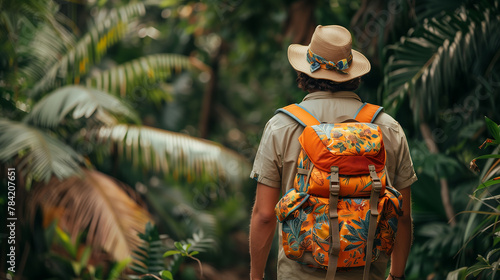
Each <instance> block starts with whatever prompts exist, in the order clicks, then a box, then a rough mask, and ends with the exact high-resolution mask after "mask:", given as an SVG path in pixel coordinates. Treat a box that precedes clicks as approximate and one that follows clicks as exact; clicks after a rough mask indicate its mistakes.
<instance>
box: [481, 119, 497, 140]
mask: <svg viewBox="0 0 500 280" xmlns="http://www.w3.org/2000/svg"><path fill="white" fill-rule="evenodd" d="M484 119H485V120H486V127H487V128H488V131H489V132H490V134H491V136H493V138H495V140H499V141H500V128H499V127H498V124H496V123H495V122H494V121H492V120H491V119H490V118H488V117H484Z"/></svg>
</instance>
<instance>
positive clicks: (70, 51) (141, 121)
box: [0, 0, 500, 279]
mask: <svg viewBox="0 0 500 280" xmlns="http://www.w3.org/2000/svg"><path fill="white" fill-rule="evenodd" d="M499 4H500V3H499V1H498V0H477V1H471V0H460V1H459V0H443V1H431V0H421V1H410V0H388V1H383V0H372V1H368V0H354V1H347V0H330V1H307V0H294V1H292V0H283V1H259V2H255V1H246V0H207V1H201V2H194V1H182V0H146V1H133V0H129V1H127V0H49V1H48V0H0V106H1V111H0V147H1V149H0V164H1V167H2V175H0V178H2V179H1V180H2V185H4V186H7V184H8V181H12V180H11V179H12V178H9V176H10V175H9V176H7V171H8V168H16V176H15V179H14V180H15V183H16V196H15V208H16V213H15V214H16V217H18V218H19V220H18V223H17V227H16V250H17V251H16V252H17V255H16V257H17V258H16V273H15V277H16V279H117V278H119V279H137V278H138V277H140V275H143V278H142V279H155V278H154V276H152V275H156V277H162V279H171V276H170V274H169V273H168V272H167V271H169V272H170V273H171V275H172V277H173V278H174V279H199V278H200V273H201V271H200V268H199V266H198V263H197V260H201V262H202V264H203V269H202V270H203V275H204V277H205V279H246V278H247V277H248V273H249V267H248V264H249V255H248V224H249V213H250V207H251V205H252V203H253V197H254V191H255V189H254V187H255V183H254V182H252V181H251V180H250V179H248V174H249V170H250V167H251V163H252V161H253V156H254V155H255V151H256V148H257V146H258V143H259V140H260V135H261V132H262V129H263V127H264V125H265V123H266V121H267V120H268V119H269V118H270V117H271V116H272V115H273V112H274V111H275V109H277V108H279V107H281V106H284V105H287V104H289V103H293V102H300V101H301V99H302V98H303V96H304V95H305V94H304V93H303V92H301V91H300V90H299V89H298V88H297V87H296V85H295V76H296V74H295V72H294V71H293V69H292V68H291V67H290V66H289V63H288V61H287V58H286V49H287V47H288V45H289V44H290V43H301V44H308V42H309V39H310V36H311V35H312V32H313V31H314V28H315V27H316V25H318V24H321V25H330V24H339V25H343V26H345V27H348V28H349V29H350V30H351V32H352V34H353V44H354V48H356V49H358V50H360V51H362V52H363V53H364V54H365V55H366V56H367V57H368V58H369V60H370V61H371V63H372V70H371V72H370V73H369V74H368V75H367V76H366V77H365V78H364V80H363V83H362V86H361V88H360V89H359V90H358V91H357V93H358V94H359V95H360V96H361V97H362V99H364V100H365V101H368V102H374V103H378V104H382V105H384V107H385V108H386V112H388V113H389V114H391V115H392V116H394V117H395V118H396V119H397V120H398V121H399V122H400V123H401V125H402V126H403V128H404V129H405V131H406V135H407V138H408V141H409V144H410V148H411V154H412V157H413V160H414V165H415V169H416V171H417V173H418V177H419V181H418V182H417V183H416V184H415V185H414V186H413V188H412V195H413V199H414V203H413V217H414V223H415V242H414V244H413V249H412V251H411V256H410V259H409V263H408V266H407V275H408V279H446V278H447V277H449V278H450V279H458V278H462V279H464V278H465V277H468V279H495V277H498V276H497V274H495V272H496V271H497V270H498V268H499V266H500V262H499V255H498V248H499V247H500V245H499V244H498V241H499V240H500V239H499V237H498V234H497V232H498V227H497V223H498V222H499V221H498V219H497V217H498V215H499V214H498V213H499V211H500V208H499V203H498V199H499V197H498V195H499V192H498V188H497V185H496V181H495V180H494V179H496V178H495V175H496V174H497V173H498V171H499V169H500V167H499V166H500V165H498V163H499V159H498V157H499V156H498V155H497V152H498V149H497V148H491V147H489V148H488V146H491V145H492V144H493V146H495V144H498V141H500V135H499V134H498V125H497V124H496V123H498V122H499V121H500V111H499V110H498V108H497V107H496V104H497V103H498V102H499V98H500V94H499V93H500V63H499V59H500V32H498V30H499V28H500V12H499V11H500V7H499ZM485 116H487V117H489V119H488V120H487V121H485ZM490 119H491V120H490ZM495 122H496V123H495ZM488 137H490V138H492V140H491V141H490V142H489V143H488V145H485V146H487V147H486V148H485V150H484V151H481V150H479V149H478V147H479V146H480V145H481V144H482V143H483V142H484V141H485V140H486V138H488ZM485 154H486V156H483V158H485V159H487V160H486V161H484V162H478V164H479V167H480V168H476V169H473V170H471V169H469V163H470V162H471V160H473V159H474V158H476V157H478V156H481V155H485ZM473 165H474V164H473ZM479 169H480V171H479ZM6 189H7V188H2V193H1V196H0V205H1V209H0V213H1V216H2V217H7V216H8V215H9V213H8V212H7V205H8V202H9V201H10V200H9V196H8V194H7V191H3V190H6ZM2 219H6V218H2ZM1 233H2V238H1V243H0V248H1V256H2V258H1V259H3V256H6V255H7V250H8V244H7V242H6V237H7V235H8V234H9V233H8V232H7V229H6V228H3V229H2V230H1ZM188 244H190V245H188ZM166 251H170V253H169V254H167V255H168V256H165V257H164V256H163V253H164V252H166ZM274 251H275V250H274ZM197 252H200V254H199V255H196V257H194V255H195V254H197ZM275 263H276V254H275V253H274V254H272V255H271V257H270V259H269V264H270V265H269V271H268V273H267V274H266V279H274V278H275V277H276V275H275V272H274V270H273V269H272V268H273V267H274V266H275ZM7 268H8V264H7V263H6V262H5V261H2V262H1V263H0V276H1V277H4V276H5V275H4V273H5V272H6V271H7ZM160 271H163V273H159V272H160ZM450 272H451V273H450ZM498 275H500V274H498Z"/></svg>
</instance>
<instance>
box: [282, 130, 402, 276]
mask: <svg viewBox="0 0 500 280" xmlns="http://www.w3.org/2000/svg"><path fill="white" fill-rule="evenodd" d="M299 141H300V142H301V145H302V148H303V149H302V151H301V153H300V155H299V158H298V161H297V165H298V168H300V169H302V170H306V171H307V172H298V173H297V176H296V178H295V181H294V188H293V189H291V190H290V191H288V192H287V193H286V194H285V195H284V196H283V197H282V198H281V200H280V201H279V202H278V204H277V205H276V208H275V212H276V216H277V218H278V220H279V221H280V222H281V223H282V235H283V249H284V251H285V254H286V255H287V256H288V257H289V258H290V259H293V260H296V261H298V262H301V263H304V264H307V265H310V266H314V267H321V268H325V269H326V267H327V265H328V251H329V248H330V243H331V238H332V237H331V236H330V231H329V230H330V224H329V223H330V221H329V216H328V213H329V195H330V193H329V187H330V176H331V175H330V172H329V171H330V167H331V166H332V165H334V166H337V167H338V168H339V175H340V176H339V181H340V182H339V183H340V195H339V202H338V204H337V213H338V216H339V218H338V221H339V233H340V234H339V236H334V237H333V238H339V239H340V248H341V250H340V254H339V259H338V263H337V267H338V268H341V269H342V268H349V267H357V266H364V265H365V263H366V261H367V260H366V259H365V258H366V250H367V248H366V247H367V245H366V244H367V238H368V225H369V222H370V216H371V215H370V205H369V204H370V202H369V201H370V193H371V191H372V184H373V182H372V179H371V177H370V174H369V172H368V165H369V164H372V165H374V166H375V167H376V173H377V176H378V177H379V178H380V180H381V183H382V186H383V187H382V190H381V193H380V197H379V200H378V205H377V208H378V211H379V213H381V214H380V215H379V216H378V217H377V222H378V224H377V231H376V236H375V240H374V247H373V248H370V250H372V252H373V253H372V260H369V261H374V260H376V259H377V258H378V257H379V256H380V254H381V253H385V254H390V253H391V252H392V247H393V245H394V238H395V233H396V231H397V225H398V217H399V216H401V215H402V210H401V209H402V197H401V194H400V193H399V192H398V191H397V190H395V189H394V188H392V187H390V186H386V182H387V175H386V173H385V168H384V167H385V148H384V144H383V141H382V133H381V131H380V129H379V128H378V126H377V125H375V124H367V123H348V124H346V123H342V124H319V125H314V126H310V127H306V128H305V130H304V133H303V134H302V135H301V138H299ZM308 144H309V146H308ZM311 144H316V145H315V146H310V145H311ZM339 158H341V159H339Z"/></svg>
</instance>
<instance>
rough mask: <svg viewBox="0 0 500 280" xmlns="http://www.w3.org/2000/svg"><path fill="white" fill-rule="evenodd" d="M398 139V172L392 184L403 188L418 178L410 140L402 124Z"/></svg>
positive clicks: (397, 187)
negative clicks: (409, 143) (409, 144)
mask: <svg viewBox="0 0 500 280" xmlns="http://www.w3.org/2000/svg"><path fill="white" fill-rule="evenodd" d="M398 140H399V143H398V144H399V150H398V152H397V164H396V174H395V176H394V179H393V180H394V181H393V182H392V185H393V186H394V187H395V188H396V189H399V190H401V189H404V188H407V187H409V186H411V184H413V183H414V182H415V181H417V180H418V179H417V174H416V173H415V169H414V168H413V161H412V159H411V155H410V149H409V148H408V141H407V139H406V135H405V133H404V131H403V129H402V127H401V126H400V127H399V133H398Z"/></svg>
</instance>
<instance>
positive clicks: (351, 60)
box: [250, 26, 417, 280]
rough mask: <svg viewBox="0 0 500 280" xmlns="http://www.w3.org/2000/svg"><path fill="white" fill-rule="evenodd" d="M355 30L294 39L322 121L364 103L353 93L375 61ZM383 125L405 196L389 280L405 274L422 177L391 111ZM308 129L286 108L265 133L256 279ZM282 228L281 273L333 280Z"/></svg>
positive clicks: (325, 30) (256, 211) (259, 164)
mask: <svg viewBox="0 0 500 280" xmlns="http://www.w3.org/2000/svg"><path fill="white" fill-rule="evenodd" d="M351 42H352V39H351V34H350V33H349V31H348V30H347V29H345V28H343V27H341V26H318V27H317V28H316V30H315V32H314V34H313V36H312V39H311V43H310V44H309V46H302V45H297V44H292V45H291V46H290V47H289V48H288V60H289V62H290V64H291V65H292V67H293V68H294V69H295V70H297V71H298V78H297V82H298V86H299V87H300V88H301V89H303V90H304V91H307V92H309V94H308V95H307V96H306V97H305V98H304V99H303V101H302V102H301V103H300V105H301V106H302V107H304V108H305V109H306V110H307V111H308V112H310V113H312V114H313V115H314V116H316V117H317V118H318V119H319V120H320V121H323V122H330V121H332V120H334V119H335V118H337V117H339V116H344V115H347V116H354V115H355V113H356V111H357V110H358V108H359V107H360V106H361V105H362V104H363V103H362V102H361V100H360V98H359V97H358V96H357V95H356V94H355V93H353V92H352V90H355V89H357V88H358V86H359V84H360V80H361V79H360V77H361V76H363V75H364V74H366V73H368V72H369V71H370V63H369V61H368V60H367V59H366V57H364V56H363V55H362V54H361V53H359V52H357V51H355V50H352V49H351ZM374 123H375V124H377V125H379V127H380V128H381V130H382V133H383V137H384V143H385V147H386V152H387V162H386V167H387V170H388V175H389V177H390V179H391V182H392V185H393V186H394V187H395V188H396V189H397V190H398V191H399V192H400V193H401V194H402V196H403V211H404V214H403V216H402V217H401V218H400V219H399V225H398V232H397V235H396V240H395V244H394V250H393V252H392V255H391V256H390V257H391V259H392V261H391V268H390V274H389V276H388V277H387V279H388V280H392V279H394V280H399V279H404V270H405V266H406V261H407V259H408V254H409V251H410V247H411V240H412V221H411V207H410V199H411V192H410V185H411V184H412V183H413V182H415V181H416V180H417V177H416V175H415V171H414V169H413V163H412V160H411V157H410V153H409V150H408V144H407V141H406V136H405V134H404V132H403V129H402V128H401V126H400V125H399V123H398V122H396V121H395V120H394V119H393V118H392V117H391V116H389V115H388V114H385V113H381V114H379V116H378V117H377V118H376V119H375V121H374ZM302 130H303V127H302V126H301V125H300V124H298V123H297V122H296V121H295V120H293V119H292V118H290V117H289V116H287V115H285V114H276V115H275V116H274V117H272V118H271V119H270V120H269V121H268V123H267V125H266V127H265V129H264V133H263V135H262V139H261V143H260V146H259V149H258V151H257V155H256V158H255V162H254V166H253V170H252V172H251V174H250V177H251V178H253V179H255V180H256V181H257V192H256V198H255V203H254V207H253V211H252V218H251V223H250V257H251V271H250V277H251V279H252V280H254V279H263V277H264V269H265V266H266V262H267V258H268V255H269V251H270V248H271V244H272V240H273V236H274V232H275V228H276V216H275V213H274V207H275V205H276V203H277V202H278V200H279V198H280V193H282V194H284V193H286V191H288V190H289V189H291V188H293V179H294V177H295V174H296V170H297V162H296V160H297V157H298V155H299V152H300V149H301V148H300V144H299V141H298V137H299V135H300V134H301V132H302ZM278 232H279V235H280V236H279V242H278V243H279V255H278V279H283V280H284V279H286V280H293V279H325V276H326V271H325V270H322V269H315V268H310V267H308V266H305V265H301V264H299V263H297V262H295V261H293V260H290V259H288V258H287V257H286V256H285V254H284V251H283V248H282V245H281V244H282V242H281V229H280V230H279V231H278ZM388 259H389V257H388V256H380V257H379V258H378V260H377V261H375V262H374V263H372V265H371V270H370V279H384V277H385V272H386V268H387V262H388ZM362 276H363V267H360V268H353V269H351V270H349V271H346V272H338V273H337V274H336V276H335V279H362Z"/></svg>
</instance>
